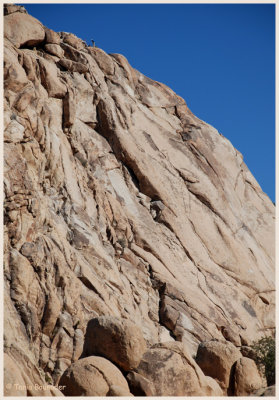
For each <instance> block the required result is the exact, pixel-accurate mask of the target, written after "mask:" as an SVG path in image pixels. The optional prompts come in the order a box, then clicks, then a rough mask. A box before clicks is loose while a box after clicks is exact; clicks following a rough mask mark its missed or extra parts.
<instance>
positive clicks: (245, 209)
mask: <svg viewBox="0 0 279 400" xmlns="http://www.w3.org/2000/svg"><path fill="white" fill-rule="evenodd" d="M17 7H18V6H13V5H7V7H5V16H4V25H5V29H6V33H7V34H8V36H9V39H8V38H6V37H5V38H4V129H5V133H4V139H5V148H4V158H5V159H4V225H5V226H4V239H5V240H4V282H5V335H4V350H5V353H6V354H8V355H10V357H11V358H12V359H13V360H15V363H16V365H17V366H18V369H19V370H20V373H21V374H22V377H23V379H24V381H25V383H28V382H29V383H30V382H33V383H34V382H35V383H36V382H37V383H38V384H43V383H45V379H48V380H50V382H51V380H52V383H53V384H56V383H57V382H58V381H59V379H60V377H61V375H62V374H63V372H64V371H65V370H66V369H67V368H68V367H69V366H70V365H71V364H72V363H73V362H75V361H77V360H78V359H79V357H81V354H82V351H83V347H84V337H85V333H86V327H87V323H88V321H90V320H92V319H93V318H99V317H101V316H106V315H110V316H114V317H116V318H118V319H120V320H122V319H125V320H129V321H131V323H134V324H136V325H137V326H139V327H140V329H141V330H142V334H143V337H144V339H145V341H146V343H147V345H148V347H149V348H150V347H151V346H152V345H154V344H155V343H158V342H160V343H161V344H164V343H165V342H168V341H173V343H175V341H180V342H182V344H183V343H184V344H187V348H188V349H189V353H190V355H191V357H190V358H187V357H188V356H187V357H186V358H185V356H183V355H181V353H180V352H179V351H178V352H177V351H174V349H173V348H154V349H151V350H150V351H151V352H154V353H155V355H156V357H157V358H156V359H158V360H160V357H161V356H160V354H161V355H162V354H163V353H167V352H169V353H168V354H170V355H171V360H173V361H174V362H176V361H177V365H175V367H177V368H178V370H179V371H180V372H181V374H182V373H183V371H184V372H185V371H186V370H187V371H188V370H189V368H190V365H192V364H190V361H191V360H192V361H191V362H194V361H193V359H192V357H195V355H196V353H197V349H198V347H199V344H200V343H201V342H205V341H209V340H211V339H215V340H218V341H223V342H224V344H225V346H226V348H227V347H228V346H230V344H231V345H232V346H233V344H234V345H236V346H237V347H239V348H241V349H242V354H243V355H244V351H245V350H244V347H243V346H246V347H248V348H249V346H251V344H252V342H253V341H255V340H257V339H259V338H261V337H262V336H263V334H265V335H272V334H273V333H274V329H275V324H274V313H275V301H274V298H275V296H274V293H275V292H274V289H275V287H274V286H275V285H274V281H275V280H274V205H273V204H272V202H271V201H270V199H268V197H267V196H266V195H265V194H264V193H263V192H262V191H261V188H260V187H259V185H258V184H257V182H256V181H255V179H254V178H253V176H252V175H251V173H250V171H249V170H248V168H247V167H246V165H245V164H244V162H243V158H242V156H241V154H240V153H239V152H238V151H237V150H235V149H234V147H233V146H232V145H231V143H230V142H229V141H228V140H227V139H225V138H224V137H223V136H222V135H220V134H219V132H218V131H217V130H216V129H214V128H213V127H211V126H210V125H208V124H206V123H205V122H203V121H201V120H199V119H198V118H197V117H195V116H194V115H193V114H192V113H191V111H190V110H189V109H188V107H187V105H186V103H185V101H184V100H183V99H182V98H181V97H179V96H177V95H176V94H175V93H174V92H173V91H172V90H171V89H170V88H168V87H166V86H165V85H164V84H161V83H159V82H155V81H152V80H151V79H149V78H147V77H145V76H144V75H143V74H141V73H140V72H138V71H136V70H134V69H133V68H132V67H131V66H130V65H129V63H128V60H127V59H126V58H125V57H124V56H122V55H119V54H112V55H107V54H106V53H105V52H103V51H102V50H101V49H98V48H92V47H88V46H86V44H85V43H84V42H83V41H82V40H81V39H78V38H76V37H75V36H74V35H69V34H66V33H59V34H57V33H55V32H53V31H51V30H48V29H47V28H44V27H43V26H42V25H41V24H40V23H39V22H38V21H37V20H35V19H33V18H32V17H30V16H29V15H28V14H27V13H25V12H24V9H23V8H17ZM14 19H16V20H17V19H18V20H19V21H20V20H21V22H19V23H18V24H17V25H16V24H14V25H13V26H12V25H11V20H13V22H14ZM25 23H26V24H27V25H28V26H25V25H24V24H25ZM14 26H16V29H14ZM23 27H24V29H23ZM25 28H26V29H25ZM44 32H46V34H44ZM34 41H35V42H36V43H38V44H39V46H38V47H37V48H36V47H35V48H34V46H37V45H36V44H34V43H35V42H34ZM49 45H50V46H51V47H49ZM58 45H59V46H60V47H61V49H63V51H64V55H63V57H62V58H60V57H57V55H60V53H57V52H56V54H55V55H53V54H51V53H50V52H49V50H50V49H52V50H53V49H56V50H57V49H58V47H56V46H58ZM44 46H47V47H45V48H44ZM53 46H55V47H53ZM47 50H48V51H47ZM53 53H54V52H53ZM61 54H62V53H61ZM230 342H231V343H230ZM240 346H242V347H240ZM219 350H220V354H221V355H220V357H221V359H222V357H223V356H224V357H225V354H223V353H222V352H223V350H222V349H219ZM219 350H218V351H219ZM222 354H223V355H222ZM237 354H238V353H237ZM247 354H248V353H247ZM245 355H246V353H245ZM154 357H155V356H154ZM162 357H163V356H162ZM216 357H217V355H216ZM249 357H250V356H249ZM239 358H240V357H239ZM190 359H191V360H190ZM185 360H186V361H185ZM236 361H237V360H236ZM152 362H153V361H152ZM156 362H157V361H156ZM158 362H159V361H158ZM170 362H172V361H170ZM222 362H223V361H222ZM154 363H155V361H154ZM218 363H219V361H218V362H217V365H218ZM220 363H221V361H220ZM224 364H225V370H226V368H227V367H228V368H227V370H229V366H228V365H227V364H226V363H225V361H224ZM226 366H227V367H226ZM150 368H151V367H150ZM167 368H168V367H166V370H167ZM191 368H192V371H196V372H197V371H200V369H199V368H198V367H197V365H196V364H195V363H194V364H193V367H191ZM227 370H226V371H227ZM180 372H179V373H180ZM152 373H153V371H152ZM197 373H198V375H199V376H200V374H202V372H201V371H200V372H197ZM190 375H191V374H190ZM191 376H192V375H191ZM201 376H202V378H201V379H202V382H204V383H203V384H202V386H198V389H197V393H213V392H214V393H215V395H216V396H217V395H218V394H217V393H220V388H219V386H218V384H217V383H216V385H217V386H216V385H215V383H214V382H215V381H212V379H213V378H211V379H210V378H208V377H204V375H201ZM226 376H227V375H226ZM143 378H144V377H143ZM145 378H146V379H150V378H149V377H145ZM160 379H162V381H163V384H162V388H165V386H166V385H165V382H164V378H163V373H162V377H161V378H160ZM216 379H217V378H216ZM222 379H223V378H222ZM224 379H225V378H224ZM226 379H227V378H226ZM226 379H225V380H226ZM194 382H196V378H193V386H192V387H189V386H187V385H186V389H187V387H188V389H189V391H192V392H194V387H195V385H194ZM152 384H154V383H152ZM222 384H223V389H224V390H227V389H225V387H224V386H226V385H225V384H224V382H223V383H222ZM164 385H165V386H164ZM179 385H180V386H179ZM181 385H182V383H178V386H177V387H178V388H180V389H181V392H182V391H183V390H184V389H183V387H181ZM199 385H200V384H199ZM116 386H117V384H116ZM182 386H183V385H182ZM208 386H209V388H208ZM202 387H203V389H201V388H202ZM210 387H211V389H210ZM218 388H219V389H218ZM114 389H115V388H114ZM180 389H179V391H180ZM182 389H183V390H182ZM188 389H187V390H188ZM115 390H116V389H115ZM144 390H147V389H144ZM158 390H159V389H158ZM166 390H167V389H166ZM40 393H48V394H49V393H51V389H48V390H46V391H45V390H41V391H40ZM115 393H116V392H115ZM156 393H157V389H156ZM160 393H162V394H163V395H165V394H166V393H163V389H162V391H161V392H160ZM168 393H169V392H168ZM30 395H38V392H37V391H32V393H31V392H30ZM195 395H196V394H195Z"/></svg>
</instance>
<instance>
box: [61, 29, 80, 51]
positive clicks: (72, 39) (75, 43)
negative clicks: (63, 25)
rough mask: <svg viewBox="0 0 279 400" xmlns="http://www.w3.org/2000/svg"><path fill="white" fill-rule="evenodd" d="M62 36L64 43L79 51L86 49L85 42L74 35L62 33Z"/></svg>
mask: <svg viewBox="0 0 279 400" xmlns="http://www.w3.org/2000/svg"><path fill="white" fill-rule="evenodd" d="M61 36H62V39H63V42H65V43H67V44H69V45H70V46H72V47H74V48H75V49H77V50H82V49H83V48H84V47H85V42H84V41H83V40H81V39H80V38H78V37H77V36H76V35H74V34H73V33H67V32H61Z"/></svg>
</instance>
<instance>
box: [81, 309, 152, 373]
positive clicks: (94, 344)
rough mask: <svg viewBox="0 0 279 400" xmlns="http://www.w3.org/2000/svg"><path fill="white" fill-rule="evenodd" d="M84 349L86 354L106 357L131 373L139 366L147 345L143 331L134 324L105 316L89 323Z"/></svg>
mask: <svg viewBox="0 0 279 400" xmlns="http://www.w3.org/2000/svg"><path fill="white" fill-rule="evenodd" d="M84 347H85V348H84V354H86V355H93V354H95V355H100V356H103V357H106V358H108V359H109V360H111V361H113V362H114V363H115V364H117V365H119V366H120V367H121V368H122V369H124V370H125V371H129V370H131V369H134V368H136V367H137V366H138V364H139V362H140V360H141V357H142V355H143V353H144V352H145V350H146V343H145V340H144V338H143V336H142V332H141V329H140V328H139V327H138V326H137V325H135V324H134V323H132V322H130V321H128V320H124V319H119V318H115V317H109V316H104V317H99V318H94V319H92V320H91V321H89V323H88V326H87V330H86V335H85V344H84Z"/></svg>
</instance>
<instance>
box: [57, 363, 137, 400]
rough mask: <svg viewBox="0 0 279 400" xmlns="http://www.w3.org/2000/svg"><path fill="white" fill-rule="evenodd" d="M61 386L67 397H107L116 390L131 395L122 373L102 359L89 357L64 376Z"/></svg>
mask: <svg viewBox="0 0 279 400" xmlns="http://www.w3.org/2000/svg"><path fill="white" fill-rule="evenodd" d="M59 386H65V388H63V393H64V395H66V396H107V395H108V394H109V392H110V390H111V391H112V392H113V393H115V391H116V389H117V390H118V392H119V391H120V390H122V393H126V394H125V395H127V396H128V395H129V393H130V391H129V387H128V384H127V382H126V380H125V378H124V376H123V375H122V374H121V372H120V371H119V370H118V369H117V368H116V367H115V365H113V364H112V363H111V362H110V361H108V360H106V359H105V358H102V357H87V358H83V359H81V360H78V361H76V362H75V363H73V364H72V365H71V366H70V367H69V368H68V369H67V370H66V371H65V372H64V374H63V375H62V377H61V379H60V381H59ZM110 393H111V392H110ZM111 395H112V396H114V394H111Z"/></svg>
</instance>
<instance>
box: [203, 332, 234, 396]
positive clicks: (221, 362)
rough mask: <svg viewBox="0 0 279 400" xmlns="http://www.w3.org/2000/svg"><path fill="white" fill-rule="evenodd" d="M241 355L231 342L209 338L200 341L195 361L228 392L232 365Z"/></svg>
mask: <svg viewBox="0 0 279 400" xmlns="http://www.w3.org/2000/svg"><path fill="white" fill-rule="evenodd" d="M241 357H242V355H241V353H240V351H239V350H238V349H237V348H236V347H235V346H234V345H233V344H232V343H230V342H225V343H223V342H218V341H215V340H211V341H207V342H202V343H200V345H199V347H198V352H197V356H196V362H197V364H198V365H199V366H200V368H201V369H202V371H203V372H204V374H205V375H208V376H211V377H212V378H214V379H216V380H217V381H218V383H219V384H220V386H221V387H222V389H223V390H224V391H225V392H227V391H228V392H230V390H231V389H232V388H230V376H231V370H232V366H233V365H234V363H235V362H236V361H237V360H239V359H240V358H241Z"/></svg>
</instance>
